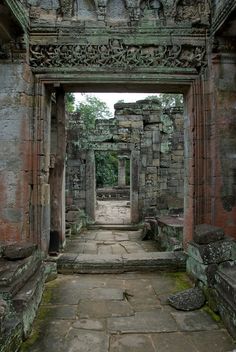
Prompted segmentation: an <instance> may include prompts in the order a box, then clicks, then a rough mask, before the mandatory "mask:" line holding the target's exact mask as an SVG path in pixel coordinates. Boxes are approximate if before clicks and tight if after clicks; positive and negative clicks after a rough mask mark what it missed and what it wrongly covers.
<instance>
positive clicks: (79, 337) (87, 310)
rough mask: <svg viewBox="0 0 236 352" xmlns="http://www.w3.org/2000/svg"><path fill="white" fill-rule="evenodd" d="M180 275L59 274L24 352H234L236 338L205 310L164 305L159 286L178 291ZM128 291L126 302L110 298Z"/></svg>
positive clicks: (153, 273) (43, 302) (48, 285)
mask: <svg viewBox="0 0 236 352" xmlns="http://www.w3.org/2000/svg"><path fill="white" fill-rule="evenodd" d="M177 277H179V278H180V279H181V280H180V279H179V281H180V282H182V281H184V277H185V274H184V273H175V274H172V273H171V274H163V273H158V272H152V273H151V272H147V273H144V272H129V273H123V274H100V275H97V274H79V275H58V278H57V279H56V280H54V281H52V282H49V283H47V284H46V291H45V294H44V298H43V301H42V303H41V306H40V310H39V314H38V318H37V319H36V321H35V323H34V327H33V333H32V335H31V337H30V338H29V340H27V341H26V342H25V343H24V344H23V346H22V349H21V350H20V352H27V351H28V352H42V351H43V352H67V351H68V352H71V351H74V352H84V351H87V352H90V351H91V352H93V351H97V352H100V351H102V352H130V351H133V352H134V351H135V352H139V351H140V352H141V351H142V352H172V351H173V352H183V351H186V352H205V351H206V352H231V351H233V350H234V349H235V348H236V347H235V345H234V343H233V341H232V338H231V337H230V336H229V335H228V333H227V331H226V330H225V329H224V328H223V325H222V324H217V323H216V322H215V321H214V320H213V319H212V317H211V316H210V315H208V314H207V313H206V312H202V311H196V312H188V313H183V312H178V311H175V310H174V308H172V307H169V306H166V305H163V304H162V302H161V301H160V300H159V298H160V295H158V294H157V292H156V290H157V288H158V292H165V291H166V290H168V291H169V290H173V289H174V290H175V289H176V282H178V280H177ZM167 278H168V279H167ZM171 280H173V284H171ZM186 280H187V279H186ZM162 283H163V285H164V288H163V289H162ZM154 286H155V289H154ZM180 286H181V285H180ZM179 288H180V287H179ZM123 292H125V295H124V297H123V300H119V299H118V300H111V298H112V297H114V295H115V296H116V297H117V298H121V295H122V293H123ZM127 293H130V294H132V296H127ZM96 297H99V299H98V300H95V298H96ZM102 298H103V299H102ZM104 298H105V299H104ZM155 305H156V306H155ZM186 314H187V315H186Z"/></svg>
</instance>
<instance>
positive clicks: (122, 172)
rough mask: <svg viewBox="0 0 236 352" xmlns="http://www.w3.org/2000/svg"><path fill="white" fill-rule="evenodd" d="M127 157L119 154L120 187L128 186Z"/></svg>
mask: <svg viewBox="0 0 236 352" xmlns="http://www.w3.org/2000/svg"><path fill="white" fill-rule="evenodd" d="M125 171H126V157H125V156H123V155H121V156H118V187H125V186H126V174H125Z"/></svg>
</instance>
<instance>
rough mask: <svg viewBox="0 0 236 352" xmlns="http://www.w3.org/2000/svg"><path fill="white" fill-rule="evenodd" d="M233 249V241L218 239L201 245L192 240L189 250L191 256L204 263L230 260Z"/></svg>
mask: <svg viewBox="0 0 236 352" xmlns="http://www.w3.org/2000/svg"><path fill="white" fill-rule="evenodd" d="M231 250H232V242H231V241H227V240H226V241H224V240H223V241H217V242H211V243H208V244H202V245H199V244H197V243H194V242H190V243H189V245H188V249H187V252H188V254H189V256H190V257H193V258H194V259H196V260H197V261H199V262H200V263H203V264H211V263H221V262H224V261H226V260H230V258H231Z"/></svg>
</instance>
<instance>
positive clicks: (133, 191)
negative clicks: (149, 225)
mask: <svg viewBox="0 0 236 352" xmlns="http://www.w3.org/2000/svg"><path fill="white" fill-rule="evenodd" d="M139 160H140V152H139V151H138V150H133V151H132V154H131V160H130V162H131V168H130V170H131V175H130V202H131V222H132V223H133V224H135V223H138V222H139V220H140V214H139V172H140V167H139Z"/></svg>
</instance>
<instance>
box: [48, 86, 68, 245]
mask: <svg viewBox="0 0 236 352" xmlns="http://www.w3.org/2000/svg"><path fill="white" fill-rule="evenodd" d="M64 98H65V93H64V91H63V90H62V89H57V92H56V121H55V123H54V126H53V125H52V134H53V135H52V141H51V153H52V155H53V159H54V161H53V165H51V171H50V179H49V182H50V189H51V192H50V193H51V194H50V195H51V229H50V251H59V250H60V249H61V248H62V247H63V245H64V242H65V152H66V131H65V101H64V100H65V99H64Z"/></svg>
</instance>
